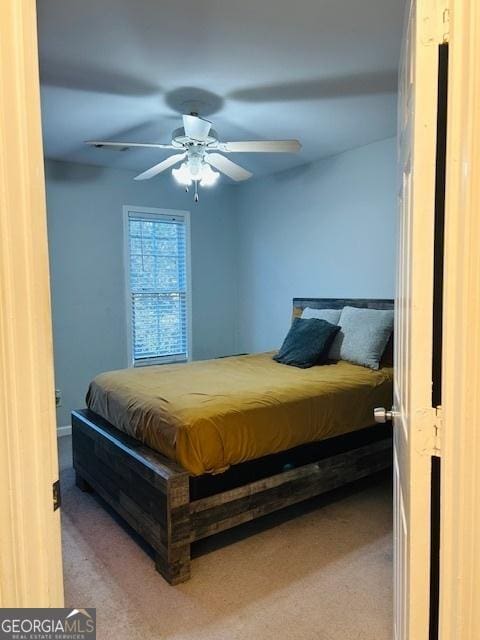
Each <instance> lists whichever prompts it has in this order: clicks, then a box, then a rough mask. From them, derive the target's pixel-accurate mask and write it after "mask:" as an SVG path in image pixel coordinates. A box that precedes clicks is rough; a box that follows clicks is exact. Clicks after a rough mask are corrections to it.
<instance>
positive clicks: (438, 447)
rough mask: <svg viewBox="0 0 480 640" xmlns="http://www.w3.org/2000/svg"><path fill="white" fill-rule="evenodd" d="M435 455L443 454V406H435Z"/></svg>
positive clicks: (433, 425)
mask: <svg viewBox="0 0 480 640" xmlns="http://www.w3.org/2000/svg"><path fill="white" fill-rule="evenodd" d="M432 411H433V424H432V427H433V451H432V453H433V455H434V456H438V457H440V456H441V453H442V427H443V411H442V407H441V406H438V407H433V409H432Z"/></svg>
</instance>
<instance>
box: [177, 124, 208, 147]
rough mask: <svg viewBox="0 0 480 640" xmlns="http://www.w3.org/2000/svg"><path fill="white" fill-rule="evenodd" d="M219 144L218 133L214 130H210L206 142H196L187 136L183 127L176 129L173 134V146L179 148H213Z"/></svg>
mask: <svg viewBox="0 0 480 640" xmlns="http://www.w3.org/2000/svg"><path fill="white" fill-rule="evenodd" d="M217 144H218V135H217V132H216V131H214V130H213V129H210V132H209V134H208V136H207V137H206V138H205V140H202V141H200V140H194V139H193V138H190V137H189V136H187V135H186V134H185V130H184V128H183V127H180V128H179V129H175V131H174V132H173V134H172V145H174V146H175V147H178V148H185V147H194V146H196V147H204V148H205V147H212V146H216V145H217Z"/></svg>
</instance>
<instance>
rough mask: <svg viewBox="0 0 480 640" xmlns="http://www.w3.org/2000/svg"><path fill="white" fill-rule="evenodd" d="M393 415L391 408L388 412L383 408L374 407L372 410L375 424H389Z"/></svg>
mask: <svg viewBox="0 0 480 640" xmlns="http://www.w3.org/2000/svg"><path fill="white" fill-rule="evenodd" d="M394 415H395V411H394V410H393V408H392V409H391V410H390V411H387V410H386V409H385V408H384V407H376V408H375V409H374V410H373V416H374V418H375V422H379V423H380V424H384V423H385V422H391V421H392V420H393V417H394Z"/></svg>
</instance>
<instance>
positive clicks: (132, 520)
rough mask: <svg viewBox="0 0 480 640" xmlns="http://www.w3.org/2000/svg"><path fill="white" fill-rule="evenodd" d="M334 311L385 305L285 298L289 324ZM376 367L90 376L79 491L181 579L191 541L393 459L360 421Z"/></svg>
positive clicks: (380, 434) (80, 427)
mask: <svg viewBox="0 0 480 640" xmlns="http://www.w3.org/2000/svg"><path fill="white" fill-rule="evenodd" d="M345 305H349V306H357V307H369V308H378V309H391V308H393V301H391V300H358V299H355V300H340V299H312V298H295V299H294V301H293V315H294V316H297V315H300V314H301V313H302V310H303V309H304V308H305V307H307V306H308V307H312V308H320V309H321V308H342V307H343V306H345ZM387 364H388V363H387ZM387 364H386V365H385V366H382V367H381V368H380V370H379V371H372V370H370V369H366V368H364V367H360V366H358V365H352V364H349V363H347V362H342V361H340V362H338V363H334V364H327V365H322V366H315V367H312V368H310V369H298V368H296V367H288V366H285V365H279V364H278V363H276V362H274V361H273V360H272V354H271V353H266V354H253V355H244V356H237V357H230V358H221V359H216V360H210V361H204V362H194V363H189V364H187V365H181V364H177V365H163V366H161V367H148V368H147V367H145V368H141V369H140V368H139V369H127V370H122V371H119V372H109V373H106V374H102V375H100V376H97V378H95V380H94V381H92V383H91V385H90V388H89V391H88V395H87V404H88V408H87V409H82V410H79V411H74V412H73V413H72V430H73V460H74V468H75V471H76V481H77V485H78V486H79V487H80V488H81V489H83V490H91V489H94V490H96V491H97V492H98V494H99V495H100V496H101V497H102V498H103V499H104V500H106V502H107V503H108V504H109V505H110V506H111V507H113V509H115V511H117V513H118V514H119V515H120V516H122V517H123V518H124V519H125V520H126V521H127V522H128V523H129V524H130V525H131V526H132V527H133V528H134V529H135V530H136V531H137V532H138V533H140V535H141V536H142V537H143V538H144V539H145V540H146V541H147V542H148V543H149V544H150V545H151V546H152V547H153V549H154V550H155V557H156V560H155V564H156V567H157V569H158V571H159V572H160V573H161V574H162V575H163V576H164V578H165V579H166V580H167V581H168V582H169V583H170V584H177V583H179V582H183V581H185V580H187V579H188V578H189V576H190V545H191V543H192V542H194V541H196V540H199V539H201V538H204V537H206V536H209V535H212V534H214V533H217V532H219V531H222V530H225V529H227V528H230V527H233V526H236V525H238V524H241V523H243V522H246V521H248V520H252V519H254V518H256V517H259V516H261V515H264V514H266V513H270V512H272V511H275V510H277V509H281V508H283V507H285V506H288V505H291V504H293V503H296V502H299V501H301V500H305V499H307V498H309V497H312V496H314V495H318V494H320V493H323V492H326V491H329V490H331V489H334V488H336V487H339V486H341V485H343V484H346V483H348V482H353V481H355V480H357V479H359V478H362V477H365V476H366V475H369V474H372V473H375V472H378V471H380V470H382V469H385V468H387V467H388V466H389V465H390V464H391V449H392V444H391V427H389V426H388V425H387V426H385V425H378V426H372V423H373V408H374V407H375V406H388V405H389V404H390V403H391V396H392V378H393V370H392V367H391V366H387Z"/></svg>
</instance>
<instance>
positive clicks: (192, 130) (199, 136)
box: [183, 115, 212, 142]
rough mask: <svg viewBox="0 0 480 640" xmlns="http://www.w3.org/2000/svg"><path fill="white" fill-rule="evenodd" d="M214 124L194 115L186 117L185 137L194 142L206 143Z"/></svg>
mask: <svg viewBox="0 0 480 640" xmlns="http://www.w3.org/2000/svg"><path fill="white" fill-rule="evenodd" d="M211 126H212V123H211V122H209V121H208V120H205V119H204V118H199V117H198V116H192V115H184V116H183V129H184V131H185V135H186V136H188V137H189V138H192V140H197V141H198V142H205V140H206V139H207V137H208V134H209V132H210V128H211Z"/></svg>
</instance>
